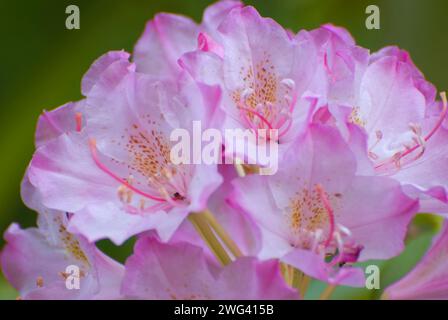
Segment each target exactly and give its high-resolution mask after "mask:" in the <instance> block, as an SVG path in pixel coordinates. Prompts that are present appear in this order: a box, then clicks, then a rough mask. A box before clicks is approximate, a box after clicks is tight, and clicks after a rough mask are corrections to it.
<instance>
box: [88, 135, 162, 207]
mask: <svg viewBox="0 0 448 320" xmlns="http://www.w3.org/2000/svg"><path fill="white" fill-rule="evenodd" d="M89 146H90V153H91V154H92V158H93V161H94V162H95V164H96V165H97V166H98V168H99V169H101V170H102V171H103V172H104V173H106V174H107V175H109V176H110V177H111V178H113V179H115V180H116V181H118V182H119V183H121V184H122V185H124V186H126V187H127V188H128V189H130V190H132V191H134V192H135V193H137V194H139V195H141V196H143V197H146V198H149V199H151V200H155V201H161V202H165V201H166V200H165V199H163V198H158V197H155V196H153V195H150V194H148V193H146V192H143V191H141V190H139V189H137V188H135V187H133V186H132V185H130V184H129V183H128V182H127V181H126V180H124V179H121V178H120V177H118V176H116V175H115V174H114V173H113V172H112V171H110V170H109V169H108V168H107V167H106V166H105V165H104V164H102V163H101V161H100V159H99V158H98V154H97V149H96V141H95V139H90V140H89Z"/></svg>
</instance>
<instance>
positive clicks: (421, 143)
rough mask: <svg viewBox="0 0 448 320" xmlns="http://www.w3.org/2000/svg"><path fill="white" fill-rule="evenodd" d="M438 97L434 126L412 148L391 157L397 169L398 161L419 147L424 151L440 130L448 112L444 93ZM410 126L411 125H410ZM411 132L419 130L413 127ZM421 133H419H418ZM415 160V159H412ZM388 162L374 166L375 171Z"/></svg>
mask: <svg viewBox="0 0 448 320" xmlns="http://www.w3.org/2000/svg"><path fill="white" fill-rule="evenodd" d="M440 97H441V98H442V112H441V113H440V117H439V120H438V121H437V123H436V125H435V126H434V128H433V129H432V130H431V131H430V132H429V133H428V134H427V135H426V136H425V137H424V138H423V139H421V138H420V140H419V142H418V143H416V144H415V145H414V146H413V147H411V148H408V149H407V150H406V151H404V152H398V153H396V154H395V155H393V157H392V161H393V162H394V163H395V164H398V167H401V165H400V159H402V158H403V157H405V156H407V155H408V154H410V153H411V152H414V151H415V150H417V149H418V148H419V147H422V148H423V151H424V145H425V142H428V140H429V139H431V137H432V136H433V135H434V134H435V133H436V132H437V130H438V129H439V128H440V126H441V125H442V123H443V121H444V120H445V117H446V114H447V111H448V106H447V98H446V93H445V92H441V93H440ZM411 126H412V124H411ZM413 130H416V131H414V132H415V133H417V132H419V129H418V128H417V127H414V128H413ZM420 133H421V131H420ZM421 156H422V153H420V154H419V155H418V156H417V157H416V159H418V158H419V157H421ZM414 160H415V159H414ZM388 162H389V161H384V162H382V163H380V164H379V165H377V166H375V169H378V168H380V167H382V166H384V165H385V164H387V163H388Z"/></svg>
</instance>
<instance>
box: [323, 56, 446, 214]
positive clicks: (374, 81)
mask: <svg viewBox="0 0 448 320" xmlns="http://www.w3.org/2000/svg"><path fill="white" fill-rule="evenodd" d="M341 95H344V94H341ZM352 95H353V97H357V98H356V99H354V101H353V99H352V100H350V99H348V100H346V101H340V102H341V103H342V104H339V105H338V104H335V103H331V102H330V104H329V105H328V110H329V111H330V113H331V114H332V115H333V116H334V117H335V118H336V119H337V121H339V126H340V127H341V130H342V132H343V133H345V134H347V129H346V128H343V127H344V126H346V124H347V123H354V124H356V125H358V126H360V127H361V128H363V129H364V130H365V133H366V134H367V137H368V144H367V148H368V156H369V158H370V160H371V162H372V168H373V169H374V172H376V174H379V175H388V176H391V177H393V178H395V179H397V180H398V181H400V182H401V183H402V184H403V185H408V186H409V188H408V193H409V194H410V195H412V196H418V195H419V194H420V197H421V199H422V210H432V211H435V212H439V213H446V212H447V208H446V204H445V203H446V202H447V199H448V197H447V187H448V185H447V181H448V177H447V176H445V175H444V173H445V172H448V170H446V163H447V162H446V159H447V158H448V150H447V149H446V147H445V143H444V141H445V140H446V138H447V137H448V136H447V134H448V132H447V130H446V127H445V126H444V125H443V124H444V122H446V113H447V107H446V103H436V101H435V88H434V86H433V85H431V84H430V83H429V82H427V81H426V80H425V79H424V77H423V75H422V74H421V72H420V71H419V70H418V69H417V68H416V67H415V65H414V64H413V62H412V60H411V59H410V58H409V55H408V54H407V53H406V52H404V51H402V50H400V49H398V48H396V47H388V48H385V49H382V50H381V51H379V52H378V53H376V54H374V55H372V56H371V57H370V62H369V65H368V67H367V69H366V70H365V73H364V74H363V76H362V78H361V80H360V84H359V91H358V92H357V91H356V90H354V91H353V94H352ZM320 118H321V119H322V117H320Z"/></svg>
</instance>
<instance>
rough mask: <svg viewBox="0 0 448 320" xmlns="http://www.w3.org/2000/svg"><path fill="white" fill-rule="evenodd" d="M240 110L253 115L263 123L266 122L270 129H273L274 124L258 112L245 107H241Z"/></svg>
mask: <svg viewBox="0 0 448 320" xmlns="http://www.w3.org/2000/svg"><path fill="white" fill-rule="evenodd" d="M240 109H241V110H244V111H247V112H250V113H252V114H253V115H254V116H256V117H258V118H259V119H260V120H261V121H262V122H264V123H265V124H266V125H267V126H268V127H269V129H273V128H272V124H271V123H270V122H269V121H268V120H267V119H266V118H265V117H263V116H262V115H261V114H260V113H258V112H257V111H255V110H252V109H249V108H245V107H240Z"/></svg>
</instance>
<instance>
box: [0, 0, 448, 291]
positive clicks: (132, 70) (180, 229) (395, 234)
mask: <svg viewBox="0 0 448 320" xmlns="http://www.w3.org/2000/svg"><path fill="white" fill-rule="evenodd" d="M129 59H130V54H128V53H126V52H124V51H111V52H108V53H106V54H104V55H103V56H101V57H100V58H99V59H98V60H96V61H95V62H94V63H93V64H92V66H91V67H90V68H89V70H88V71H87V72H86V74H85V75H84V77H83V79H82V84H81V92H82V95H83V99H82V100H80V101H78V102H70V103H67V104H65V105H63V106H61V107H59V108H57V109H55V110H52V111H44V112H43V113H42V114H41V116H40V117H39V120H38V123H37V128H36V136H35V145H36V151H35V154H34V156H33V158H32V160H31V163H30V165H29V166H28V168H27V170H26V173H25V177H24V178H23V180H22V185H21V196H22V198H23V201H24V202H25V204H26V205H27V206H28V207H30V208H31V209H33V210H35V211H37V212H38V214H39V215H38V228H31V229H25V230H22V229H20V227H19V226H18V225H16V224H12V225H11V226H10V227H9V229H8V230H7V231H6V233H5V239H6V241H7V244H6V246H5V248H4V249H3V251H2V253H1V255H0V263H1V267H2V271H3V273H4V274H5V277H6V279H7V280H8V281H9V282H10V283H11V284H12V285H13V286H14V287H15V288H16V289H17V290H18V291H19V292H20V295H21V297H22V298H25V299H60V298H61V299H120V298H131V299H132V298H134V299H298V298H300V297H303V296H305V294H306V290H307V286H308V283H309V282H308V281H309V280H310V279H311V278H313V279H317V280H321V281H324V282H327V283H329V287H328V288H327V289H328V290H327V289H326V290H325V291H324V294H323V296H324V297H325V296H326V297H328V295H329V292H331V290H332V289H334V287H335V286H336V285H348V286H363V285H365V275H364V271H363V270H362V269H361V267H359V264H358V262H363V261H367V260H370V259H390V258H392V257H394V256H396V255H398V254H399V253H400V252H401V251H402V250H403V248H404V239H405V237H406V235H407V232H408V224H409V222H410V221H411V219H412V218H413V217H414V216H415V214H416V213H418V212H423V211H424V212H432V213H435V214H441V215H447V214H448V167H447V165H448V144H447V143H446V141H447V139H448V120H447V119H446V114H447V112H448V106H447V102H446V97H445V94H444V93H442V94H441V101H437V100H436V92H437V91H436V88H435V87H434V86H433V85H432V84H431V83H429V82H428V81H427V80H426V79H425V77H424V75H423V73H422V72H420V70H418V68H417V67H416V66H415V65H414V63H413V62H412V60H411V59H410V56H409V54H408V53H407V52H405V51H403V50H401V49H399V48H397V47H386V48H383V49H381V50H379V51H378V52H376V53H373V54H370V53H369V51H368V50H367V49H364V48H362V47H360V46H357V45H356V42H355V40H354V39H353V38H352V36H351V35H350V34H349V33H348V31H347V30H345V29H343V28H340V27H336V26H334V25H331V24H325V25H323V26H322V27H319V28H317V29H314V30H311V31H305V30H301V31H299V32H298V33H295V32H293V31H290V30H287V29H285V28H284V27H282V26H281V25H279V24H278V23H277V22H275V21H274V20H272V19H270V18H264V17H262V16H260V14H259V13H258V12H257V11H256V9H254V8H253V7H250V6H244V5H243V4H242V3H240V2H239V1H231V0H223V1H220V2H217V3H215V4H213V5H211V6H209V7H208V8H207V9H206V10H205V12H204V14H203V18H202V22H201V23H200V24H197V23H195V22H194V21H193V20H191V19H189V18H186V17H184V16H180V15H175V14H167V13H161V14H157V15H156V16H155V17H154V19H152V20H151V21H149V22H148V24H147V26H146V29H145V31H144V33H143V35H142V36H141V38H140V39H139V40H138V43H137V44H136V46H135V50H134V54H133V61H134V62H130V61H129ZM197 124H199V125H200V129H199V131H201V132H200V133H199V134H200V137H199V136H198V135H197V133H196V130H195V129H196V125H197ZM206 129H213V132H214V133H216V134H220V133H222V134H223V136H221V139H220V140H219V141H218V143H217V148H214V150H217V151H216V152H215V153H217V154H215V160H217V161H216V162H219V161H227V160H228V159H229V158H231V159H232V160H243V161H244V162H245V164H248V162H249V164H255V166H244V165H243V166H241V165H240V164H237V165H236V166H233V165H228V164H219V165H218V163H212V164H208V161H204V159H202V158H203V157H204V154H203V152H202V151H203V150H202V148H201V150H200V151H198V150H196V144H198V143H199V144H200V145H201V147H202V145H203V144H205V143H206V142H207V141H203V140H207V138H205V139H204V135H203V133H204V130H206ZM176 130H179V131H176ZM227 130H233V131H232V132H233V134H231V135H230V136H228V135H227V134H226V133H225V132H226V131H227ZM180 132H182V135H181V137H180V138H182V142H185V141H184V139H188V143H187V146H185V145H183V147H186V149H188V148H190V149H191V150H184V149H183V148H182V155H179V154H177V156H178V158H181V159H182V160H181V161H180V162H176V161H173V157H172V156H173V153H175V152H176V150H177V151H180V150H179V149H176V147H177V146H178V145H179V139H178V140H177V141H174V140H176V139H175V138H179V135H177V133H180ZM235 132H236V133H237V134H236V135H235ZM247 132H249V133H252V134H253V133H255V136H256V139H254V140H253V141H251V139H250V138H249V139H248V140H249V141H241V140H238V139H242V140H244V139H245V138H247V136H246V135H245V134H246V133H247ZM263 132H264V133H265V134H266V135H263ZM209 133H210V132H209ZM239 133H242V136H241V135H240V136H239V137H237V136H238V134H239ZM185 135H186V137H185ZM174 136H176V137H174ZM208 138H210V139H208V142H212V141H211V140H213V142H216V141H214V138H215V137H210V136H209V137H208ZM191 139H193V140H191ZM231 139H236V140H237V141H235V140H231ZM196 140H200V141H196ZM235 142H236V143H241V142H244V143H247V142H249V145H245V147H244V148H239V147H237V148H236V150H235V148H232V147H235V145H234V144H235ZM266 142H268V143H269V149H268V146H267V145H266ZM210 144H211V145H212V144H213V143H210ZM272 145H274V148H271V146H272ZM213 147H215V146H213ZM253 147H254V148H253ZM254 149H256V151H257V152H256V155H254V154H251V153H250V152H249V150H251V151H253V150H254ZM267 151H269V152H267ZM277 151H278V152H277ZM184 152H186V153H187V154H184ZM235 152H236V154H235ZM267 153H269V156H270V157H269V159H268V157H266V159H262V157H260V154H261V155H263V154H265V155H266V156H267ZM197 156H200V157H201V161H198V159H197ZM235 156H236V158H237V159H235ZM254 157H256V158H254ZM272 157H275V158H277V160H278V161H275V162H276V163H277V162H278V166H275V168H276V169H277V167H278V170H277V171H276V173H275V174H273V175H270V176H264V175H262V174H264V172H263V171H262V170H258V169H260V168H264V167H267V166H269V165H272V163H270V160H272V159H271V158H272ZM254 161H255V162H254ZM266 161H267V162H269V163H267V162H266ZM191 163H193V164H191ZM206 163H207V164H206ZM235 169H237V170H235ZM271 173H273V172H271ZM447 235H448V224H447V223H446V222H445V224H444V226H443V229H442V231H441V234H440V235H439V236H438V237H437V238H436V239H435V241H434V243H433V246H432V247H431V248H430V250H429V251H428V253H427V255H426V256H425V257H424V258H423V259H422V260H421V262H420V263H419V264H418V265H417V266H416V267H415V269H414V270H413V271H411V272H410V273H409V274H408V275H407V276H405V277H404V278H403V279H401V280H400V281H398V282H397V283H395V284H393V285H392V286H390V287H389V288H388V289H387V290H386V291H385V297H387V298H391V299H401V298H406V299H418V298H442V299H445V298H447V299H448V287H447V286H446V280H445V279H444V277H446V276H448V274H447V272H446V270H445V269H446V265H445V263H444V261H443V260H444V259H445V258H446V252H448V250H447V240H448V238H447ZM134 236H135V237H137V238H138V239H137V242H136V244H135V247H134V253H133V254H132V255H131V256H130V257H128V259H127V261H126V263H125V266H122V265H121V264H119V263H117V262H115V261H114V260H112V259H111V258H109V257H107V256H106V255H105V254H103V253H102V252H101V251H99V250H98V249H97V247H96V245H95V242H96V241H98V240H100V239H105V238H106V239H110V240H112V241H113V242H114V243H115V244H117V245H121V244H122V243H123V242H124V241H126V240H128V239H129V238H131V237H134ZM30 261H31V262H30ZM218 261H219V262H220V264H221V265H219V263H218ZM73 266H74V267H76V268H78V269H79V271H80V273H79V277H78V280H79V281H80V290H69V288H68V287H67V280H68V279H69V277H70V276H71V275H69V274H68V271H67V270H69V269H70V268H69V269H67V267H73ZM70 270H71V269H70ZM305 275H306V276H305Z"/></svg>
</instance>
